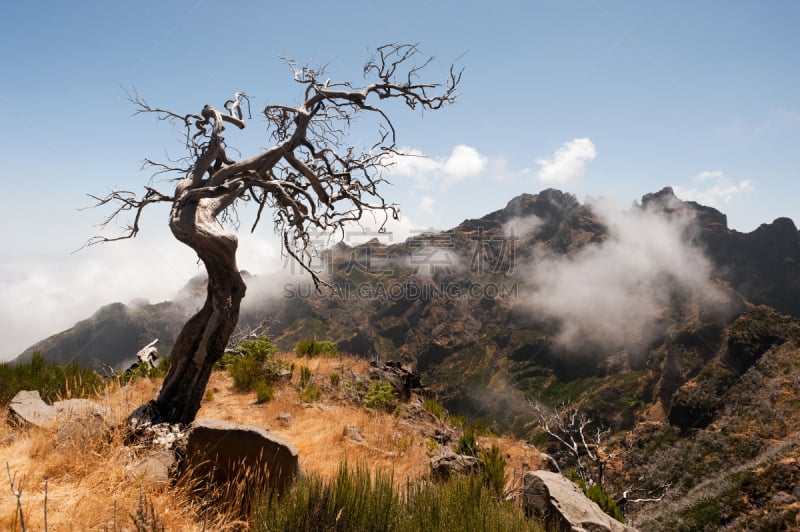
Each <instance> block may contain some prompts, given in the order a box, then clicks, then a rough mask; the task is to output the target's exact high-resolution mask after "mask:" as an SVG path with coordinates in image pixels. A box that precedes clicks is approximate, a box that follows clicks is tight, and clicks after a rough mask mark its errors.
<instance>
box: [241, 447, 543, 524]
mask: <svg viewBox="0 0 800 532" xmlns="http://www.w3.org/2000/svg"><path fill="white" fill-rule="evenodd" d="M394 486H395V482H394V479H393V477H392V475H391V474H387V473H383V472H380V471H378V472H375V473H374V474H373V473H371V472H370V471H369V470H368V469H367V468H366V467H363V466H358V467H355V468H352V467H348V465H347V464H346V463H345V464H342V465H341V466H340V467H339V472H338V474H337V476H336V478H333V479H331V480H327V481H326V480H323V479H322V478H321V477H319V476H311V477H309V478H307V479H304V480H300V481H298V482H296V483H295V484H294V485H293V486H292V487H291V488H290V489H289V490H288V491H287V492H285V493H284V494H283V495H281V496H280V497H278V496H277V495H276V494H265V495H262V496H261V497H260V498H259V499H258V500H257V502H256V504H255V505H254V511H253V515H252V523H253V525H252V528H253V530H255V531H267V530H270V531H271V530H292V531H300V532H303V531H318V530H326V531H350V530H359V531H366V532H370V531H376V532H377V531H388V532H394V531H398V532H399V531H407V530H414V531H420V532H428V531H431V532H433V531H436V532H438V531H441V530H448V531H457V530H470V531H476V532H480V531H492V532H501V531H507V530H519V531H543V530H544V527H543V526H542V524H541V523H539V522H537V521H535V520H526V519H525V515H524V513H523V512H522V509H521V508H519V507H517V506H514V505H512V504H507V503H504V502H501V501H499V500H498V499H497V497H495V496H494V494H493V493H492V492H491V490H489V489H487V487H486V485H485V484H484V483H483V482H482V481H481V479H480V478H475V477H471V476H461V475H456V476H454V477H453V478H452V479H451V480H449V481H447V482H441V483H438V482H437V483H413V484H412V483H410V482H409V483H407V484H406V487H405V489H404V490H397V489H396V488H395V487H394Z"/></svg>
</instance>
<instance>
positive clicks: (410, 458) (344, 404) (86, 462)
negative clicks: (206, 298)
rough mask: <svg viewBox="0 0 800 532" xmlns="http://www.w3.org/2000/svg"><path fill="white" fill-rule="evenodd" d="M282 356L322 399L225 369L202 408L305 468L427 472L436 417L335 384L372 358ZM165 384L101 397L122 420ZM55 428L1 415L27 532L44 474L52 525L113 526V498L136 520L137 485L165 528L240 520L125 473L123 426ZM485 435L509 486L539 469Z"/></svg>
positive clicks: (4, 496)
mask: <svg viewBox="0 0 800 532" xmlns="http://www.w3.org/2000/svg"><path fill="white" fill-rule="evenodd" d="M282 356H284V357H285V358H286V360H287V362H295V363H296V365H297V367H298V368H299V367H300V366H301V365H306V366H308V367H310V368H311V370H312V371H313V377H312V379H314V382H315V384H316V385H318V386H320V387H322V388H323V394H322V397H321V399H320V400H319V401H317V402H315V403H313V404H312V405H310V406H309V405H303V404H301V403H300V401H299V398H298V393H297V391H296V388H295V387H294V386H289V385H283V386H278V387H276V390H275V397H274V398H273V399H272V400H271V401H270V402H268V403H266V404H264V405H256V404H255V395H254V393H248V394H240V393H235V392H233V391H231V381H230V378H229V377H228V375H227V374H226V373H224V372H216V373H214V374H213V375H212V378H211V381H210V382H209V385H208V391H209V392H210V394H213V398H212V399H211V400H207V401H205V402H204V404H203V407H202V409H201V411H200V413H199V416H200V417H209V418H216V419H221V420H227V421H234V422H239V423H247V424H253V425H259V426H262V427H266V428H268V429H269V430H271V431H273V432H275V433H277V434H278V435H280V436H282V437H284V438H285V439H287V440H289V441H290V442H292V443H294V444H295V445H296V446H297V448H298V450H299V452H300V461H301V465H302V466H303V468H304V470H305V471H306V472H308V473H319V474H321V475H323V476H326V477H331V476H333V475H335V474H336V472H337V469H338V465H339V463H340V462H342V461H344V460H346V461H348V462H349V463H351V464H356V463H365V464H367V465H368V466H369V467H371V468H372V469H373V470H374V469H384V470H391V471H393V472H394V478H395V479H396V480H397V482H401V483H405V482H406V481H407V479H411V480H414V479H418V478H421V477H423V476H425V475H426V474H427V473H428V460H429V458H428V456H427V450H428V448H427V446H426V443H425V441H424V438H423V436H422V435H421V433H422V432H423V431H424V430H425V429H426V428H427V429H430V428H431V425H435V424H437V423H443V422H441V421H436V420H435V419H434V418H432V417H427V419H404V416H403V415H401V416H398V417H395V416H392V415H391V414H386V413H371V412H368V411H366V410H364V409H363V408H361V407H359V406H358V405H354V404H352V403H350V402H349V401H348V400H347V399H346V397H345V394H344V392H343V390H342V389H341V388H337V389H334V388H332V387H331V386H330V379H329V377H328V376H329V374H330V373H332V372H334V371H341V370H342V365H344V368H345V369H344V372H343V373H344V374H345V375H344V376H343V381H344V380H346V375H347V373H348V372H355V373H360V374H366V373H367V363H366V362H364V361H363V360H360V359H353V358H347V357H345V358H343V359H342V360H341V361H340V359H339V358H316V359H310V360H309V359H295V357H294V356H293V355H282ZM294 373H295V375H294V382H293V384H296V381H297V378H298V376H299V370H295V372H294ZM159 386H160V382H158V381H150V380H141V381H137V382H135V383H134V384H133V385H131V386H127V387H123V388H115V389H109V391H108V392H106V393H104V394H103V395H102V396H101V397H99V398H97V399H96V401H97V402H98V403H100V404H102V405H104V406H106V407H108V408H109V409H111V410H112V412H113V413H114V418H115V420H116V421H121V420H123V419H124V418H125V416H126V415H127V414H128V413H129V412H130V411H131V410H132V409H133V408H135V407H136V406H138V405H139V404H141V403H143V402H145V401H147V400H148V399H150V398H152V397H153V396H154V395H155V394H156V393H157V390H158V388H159ZM282 412H288V413H290V414H291V415H292V418H293V419H292V421H291V422H290V423H289V424H288V426H282V425H281V424H280V423H279V422H278V421H277V420H276V416H277V415H278V414H279V413H282ZM2 416H5V412H3V414H2ZM348 425H356V426H358V427H360V429H361V432H362V433H363V435H364V437H365V441H364V442H362V443H355V442H352V441H350V440H347V439H343V438H342V431H343V429H344V427H345V426H348ZM54 436H55V434H54V433H53V432H51V431H45V430H27V431H17V430H13V429H11V428H9V427H8V426H7V424H6V423H5V419H0V465H2V466H3V468H5V463H6V462H7V463H8V465H9V468H10V470H11V472H12V474H16V478H17V481H19V480H20V479H21V478H23V477H24V484H23V496H22V503H23V508H24V511H25V520H26V525H27V526H28V529H29V530H41V529H43V526H44V511H43V510H44V483H45V479H48V512H47V518H48V526H49V528H50V530H59V531H61V530H68V531H69V530H75V531H78V530H80V531H84V530H103V529H109V530H112V529H113V526H114V520H115V505H116V519H117V523H118V527H119V528H120V529H122V528H125V527H127V528H130V525H131V524H132V518H131V515H132V514H134V513H135V512H136V509H137V504H138V500H139V496H140V493H144V494H145V495H147V496H148V497H149V499H150V501H152V504H153V506H154V509H155V511H156V514H157V515H158V516H159V517H160V519H161V521H162V522H163V524H164V525H165V526H166V528H167V530H203V529H204V526H205V529H206V530H208V529H214V530H224V529H225V528H226V527H229V528H230V529H232V528H234V527H235V526H236V524H235V523H231V522H225V521H224V520H222V521H218V522H207V523H205V524H204V523H202V522H201V521H200V520H199V519H198V517H197V515H196V514H195V509H196V508H195V506H194V504H193V503H192V502H191V500H190V499H189V497H187V496H186V494H185V493H183V492H182V491H181V489H180V488H169V489H164V488H159V487H157V486H153V485H146V484H142V483H141V482H139V481H138V480H136V479H131V478H128V475H127V474H126V466H127V465H129V464H130V463H135V461H136V459H137V450H135V449H132V448H130V447H127V446H125V445H123V442H122V437H121V434H115V435H114V437H113V438H112V439H111V441H98V440H97V438H94V439H92V440H91V441H89V442H84V443H78V444H74V443H56V439H55V437H54ZM482 440H483V443H484V444H485V445H486V446H487V447H488V446H490V445H491V444H492V443H496V444H497V445H499V447H500V449H501V450H502V452H503V453H504V455H505V456H507V460H508V465H507V475H508V477H509V485H508V487H507V489H513V487H514V484H515V483H516V484H518V483H519V482H520V480H521V476H522V470H523V464H530V466H532V467H534V468H535V467H536V466H537V464H538V460H539V453H538V451H536V450H535V449H533V448H531V447H529V446H526V445H524V444H523V443H522V442H520V441H516V440H511V439H506V438H499V439H495V438H485V439H483V438H482ZM456 442H457V438H456V441H455V442H454V444H455V443H456ZM138 454H139V455H140V454H141V451H139V452H138ZM3 475H4V476H5V473H4V474H3ZM15 510H16V500H15V498H14V497H13V495H12V494H11V491H10V490H9V489H8V484H7V483H6V482H5V481H4V482H3V488H2V489H0V530H10V529H12V524H13V523H14V520H15Z"/></svg>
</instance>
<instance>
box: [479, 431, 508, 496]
mask: <svg viewBox="0 0 800 532" xmlns="http://www.w3.org/2000/svg"><path fill="white" fill-rule="evenodd" d="M481 462H483V480H484V481H485V482H486V485H487V486H488V487H489V488H491V489H492V490H493V491H494V493H495V495H497V497H498V498H501V497H502V496H503V490H505V487H506V459H505V458H504V457H503V453H501V452H500V448H499V447H498V446H497V445H496V444H493V445H492V447H491V448H490V449H488V450H485V451H483V452H482V453H481Z"/></svg>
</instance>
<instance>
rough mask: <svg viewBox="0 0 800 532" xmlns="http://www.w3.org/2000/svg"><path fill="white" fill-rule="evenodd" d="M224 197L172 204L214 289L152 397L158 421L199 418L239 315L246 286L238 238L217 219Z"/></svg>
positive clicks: (179, 232) (173, 225)
mask: <svg viewBox="0 0 800 532" xmlns="http://www.w3.org/2000/svg"><path fill="white" fill-rule="evenodd" d="M186 184H187V185H188V183H186ZM187 188H188V187H187ZM178 189H179V191H180V189H181V185H179V186H178ZM178 195H179V194H178ZM224 203H225V201H224V200H223V199H220V198H215V199H210V198H205V199H199V200H193V201H192V200H190V201H188V202H186V203H185V204H182V202H181V201H176V202H175V204H174V205H173V208H172V213H171V215H170V229H171V230H172V233H173V234H174V235H175V237H176V238H177V239H178V240H180V241H181V242H183V243H184V244H186V245H188V246H189V247H191V248H192V249H193V250H195V252H197V255H198V257H200V259H201V260H202V261H203V263H204V265H205V267H206V270H207V272H208V289H207V294H206V300H205V304H204V305H203V307H202V308H201V309H200V311H199V312H198V313H197V314H195V315H194V316H192V318H190V319H189V321H188V322H187V323H186V325H184V327H183V329H182V330H181V332H180V334H179V335H178V338H177V340H176V341H175V345H174V346H173V348H172V351H171V353H170V359H169V360H170V364H169V370H168V371H167V375H166V377H165V379H164V384H163V386H162V387H161V391H160V392H159V395H158V398H157V399H156V400H155V401H154V402H153V403H151V406H153V407H155V412H153V415H154V416H153V417H154V418H155V419H153V421H155V422H168V423H171V424H173V423H179V424H184V425H185V424H189V423H191V422H192V421H194V418H195V415H196V414H197V411H198V410H199V409H200V402H201V401H202V399H203V395H204V392H205V389H206V384H207V383H208V379H209V377H210V375H211V370H212V369H213V367H214V364H215V363H216V362H217V360H219V359H220V357H222V355H223V354H224V352H225V346H226V345H227V343H228V340H229V339H230V337H231V334H233V331H234V328H235V327H236V323H237V321H238V320H239V307H240V304H241V300H242V298H243V297H244V294H245V288H246V287H245V284H244V280H243V279H242V276H241V275H240V273H239V269H238V267H237V265H236V247H237V244H238V241H237V238H236V236H235V235H233V234H231V233H228V232H225V231H224V230H223V229H222V228H221V227H220V225H219V223H218V222H217V221H216V215H217V213H218V212H219V210H220V209H221V208H224V205H223V204H224Z"/></svg>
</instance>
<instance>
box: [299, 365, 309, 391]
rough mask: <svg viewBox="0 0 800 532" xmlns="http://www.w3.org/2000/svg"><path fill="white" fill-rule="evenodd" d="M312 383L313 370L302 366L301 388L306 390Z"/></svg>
mask: <svg viewBox="0 0 800 532" xmlns="http://www.w3.org/2000/svg"><path fill="white" fill-rule="evenodd" d="M309 382H311V369H310V368H309V367H308V366H300V383H299V386H300V388H301V389H302V388H305V387H306V386H308V383H309Z"/></svg>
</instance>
